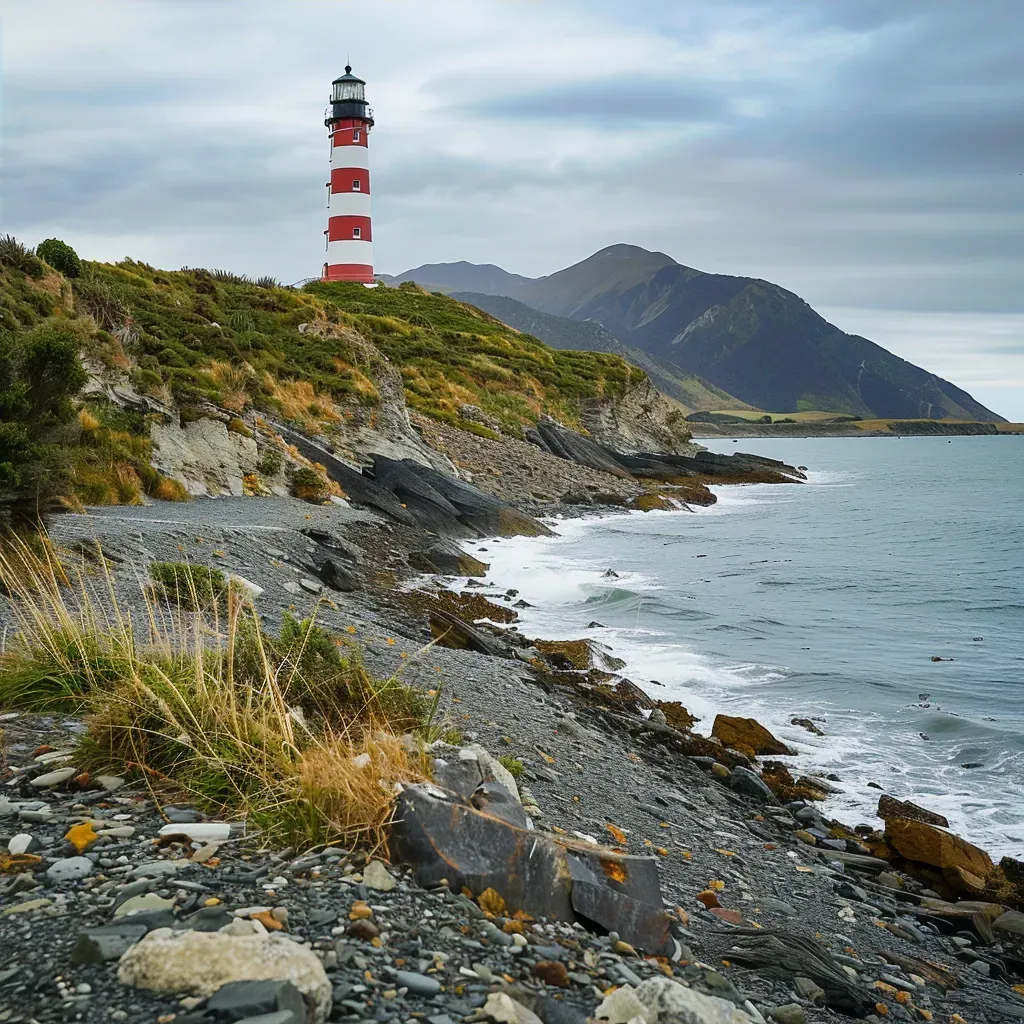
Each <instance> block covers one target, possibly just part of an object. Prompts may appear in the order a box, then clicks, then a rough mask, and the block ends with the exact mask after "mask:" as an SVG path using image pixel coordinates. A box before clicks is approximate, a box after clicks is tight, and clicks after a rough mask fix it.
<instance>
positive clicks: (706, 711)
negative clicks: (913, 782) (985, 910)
mask: <svg viewBox="0 0 1024 1024" xmlns="http://www.w3.org/2000/svg"><path fill="white" fill-rule="evenodd" d="M812 473H813V471H812ZM808 482H809V483H813V482H814V479H813V475H810V476H809V479H808ZM735 486H754V487H757V486H766V487H773V486H777V485H757V484H753V485H732V484H724V485H717V486H716V488H715V490H717V489H718V487H722V488H725V487H729V488H731V487H735ZM712 508H714V506H709V507H708V509H709V510H710V509H712ZM704 511H705V510H704V509H677V510H665V509H659V510H654V511H652V512H639V511H636V510H624V509H620V508H616V507H614V506H612V507H609V508H607V509H604V510H601V511H596V510H590V511H579V512H578V513H577V514H571V515H564V514H563V515H559V516H550V517H541V521H542V522H544V523H545V525H548V526H549V527H552V528H553V529H555V530H556V534H555V536H554V537H538V538H515V539H514V545H515V546H516V547H519V546H524V547H528V548H537V547H539V546H543V547H544V548H551V547H554V546H557V545H560V544H561V543H564V542H571V541H572V540H573V539H574V538H573V537H572V536H566V535H565V534H563V533H558V532H557V528H558V526H559V525H564V524H566V523H574V524H580V525H581V526H584V524H585V526H584V528H585V527H586V526H596V525H598V524H600V523H604V522H609V521H614V520H616V519H619V518H621V517H622V516H623V515H625V516H627V517H630V518H639V519H641V520H642V518H643V517H645V516H651V515H655V516H672V517H678V516H685V515H692V514H698V515H699V514H702V513H703V512H704ZM494 544H495V540H494V539H493V538H492V539H490V540H480V541H467V542H465V544H464V548H465V550H467V551H468V552H470V553H471V554H473V555H474V557H479V558H481V559H485V560H486V559H491V558H493V556H494V554H495V553H496V552H497V551H498V550H501V551H507V550H508V546H509V541H508V540H507V539H503V540H500V544H501V545H502V547H501V548H500V549H499V548H495V547H494V546H493V545H494ZM481 548H483V550H481ZM608 569H609V570H615V571H617V572H618V573H621V574H622V576H617V578H623V576H624V577H625V578H626V579H627V580H628V578H629V577H630V576H632V575H633V572H632V571H631V570H628V569H623V568H622V566H621V563H619V562H615V563H613V564H610V565H609V566H608ZM587 571H594V572H596V571H597V570H587ZM641 575H642V574H641ZM597 583H598V581H597V580H595V581H592V583H591V585H596V584H597ZM467 584H469V579H468V578H463V579H461V580H457V581H454V582H453V583H452V584H451V586H452V587H453V588H454V589H462V588H464V587H465V586H466V585H467ZM470 585H471V586H474V587H475V586H477V585H478V584H476V583H473V584H470ZM609 586H611V584H609ZM510 587H518V588H519V589H517V591H516V593H517V596H518V597H520V598H522V599H523V600H525V601H526V602H527V603H528V604H530V605H531V606H532V608H531V609H530V610H527V609H524V610H523V612H522V614H521V620H520V621H519V623H518V625H519V627H521V628H523V629H525V630H526V631H528V632H529V633H530V635H531V636H537V637H538V638H540V639H545V640H560V641H565V640H575V639H577V638H580V639H587V640H589V641H593V642H595V643H598V644H600V645H602V646H603V647H605V648H607V650H608V652H609V654H611V655H612V656H613V657H615V658H617V659H619V660H622V661H623V662H624V664H623V667H622V669H621V670H620V674H621V675H622V676H623V677H624V678H627V679H630V681H631V682H635V683H636V684H637V685H638V686H640V688H641V689H643V690H644V692H645V693H647V694H648V696H650V697H651V698H652V699H653V700H666V699H667V700H681V701H682V702H683V703H684V704H685V705H686V706H687V708H688V709H689V710H690V711H691V712H696V713H698V714H699V716H700V718H701V724H700V725H699V726H695V727H694V733H695V734H696V735H703V736H709V734H710V729H711V724H712V720H713V718H714V716H715V714H716V713H718V712H722V713H742V714H753V715H754V717H756V718H758V720H759V721H763V722H764V723H765V724H767V725H768V726H769V727H770V728H771V729H772V731H773V733H775V735H777V736H779V737H780V738H781V739H783V740H784V741H785V742H786V743H787V744H789V745H790V746H795V747H796V749H797V757H796V758H794V759H793V762H792V764H793V767H794V769H799V770H801V771H804V772H806V773H809V774H811V775H816V776H818V777H819V778H822V779H823V780H824V781H825V782H827V783H828V784H830V785H831V786H832V787H833V792H830V794H829V797H828V799H827V800H826V801H825V802H824V804H823V809H824V810H826V811H828V812H835V813H837V814H840V815H842V814H850V813H852V812H855V811H856V812H857V813H859V815H860V816H859V817H858V818H857V820H856V823H857V824H861V823H863V824H870V825H872V827H875V828H878V827H883V828H884V821H883V819H881V818H880V817H879V815H878V813H877V802H878V794H879V793H881V792H882V791H883V790H882V787H881V786H880V785H879V781H878V780H881V781H883V782H884V781H885V779H884V777H883V776H884V769H885V768H888V769H889V770H890V771H892V770H896V767H895V764H894V763H892V762H887V763H886V764H885V765H884V766H881V765H880V766H878V767H877V769H876V770H875V771H873V772H872V773H870V776H874V777H870V776H869V775H865V776H864V777H863V778H858V779H855V780H851V781H847V780H846V779H845V778H842V777H837V775H836V772H840V773H841V772H842V771H843V768H842V767H837V768H835V769H832V770H831V771H830V770H828V769H827V768H826V767H824V766H823V765H822V763H821V762H822V760H823V758H822V757H821V756H820V755H821V750H820V749H819V747H818V745H816V744H815V743H814V742H813V740H812V739H811V738H810V737H809V734H808V735H805V734H804V733H805V730H803V729H801V728H797V727H795V726H794V725H793V721H792V720H793V719H794V718H799V717H802V716H803V715H804V714H805V712H804V711H802V710H801V709H797V708H796V707H795V706H794V708H791V709H790V710H789V711H787V712H785V713H777V714H772V713H771V712H770V711H769V710H768V709H767V708H766V707H765V706H764V704H765V700H764V698H762V699H761V700H756V699H755V700H754V701H753V702H754V703H756V704H757V705H758V708H757V709H755V710H754V711H752V712H751V711H746V710H744V711H743V712H736V711H734V710H732V709H734V708H735V702H732V703H730V702H726V703H725V704H724V705H723V704H720V703H719V704H716V702H715V701H714V700H713V699H711V698H709V697H708V696H706V695H703V694H701V693H699V692H697V691H695V690H693V688H692V684H687V683H685V682H682V683H679V682H676V683H668V684H665V683H657V684H656V685H651V681H650V680H649V679H648V678H647V674H648V673H647V671H646V670H645V669H644V668H643V667H642V665H641V664H638V661H637V652H636V651H630V649H629V646H628V645H625V646H624V645H620V646H616V645H615V643H614V640H609V639H608V638H606V637H602V636H601V635H600V634H601V631H600V630H598V631H597V632H596V634H595V631H594V630H590V629H584V630H583V632H582V634H581V633H578V632H577V633H573V628H574V627H571V626H570V627H567V628H565V629H560V628H558V627H557V626H554V625H552V626H548V625H546V624H545V622H544V621H543V620H544V619H547V618H549V616H547V615H545V613H544V609H543V607H541V606H540V605H539V604H538V602H539V601H540V599H539V598H538V596H537V593H536V591H533V592H530V591H529V590H528V589H526V586H524V585H523V584H521V583H520V582H519V580H517V579H515V578H509V577H508V576H507V575H502V574H501V570H499V571H498V572H497V573H495V572H494V571H493V569H492V570H491V571H489V572H488V577H487V580H486V581H485V582H484V584H483V589H480V590H475V591H474V592H475V593H479V594H480V595H481V596H483V597H485V598H488V599H492V600H495V599H496V600H500V598H501V595H502V593H504V592H506V591H508V589H509V588H510ZM659 589H661V585H660V584H655V585H654V587H653V592H656V591H657V590H659ZM571 607H578V605H571ZM594 614H595V615H596V616H599V612H597V611H595V613H594ZM494 625H495V626H496V627H497V628H505V629H507V628H508V626H501V624H498V623H495V624H494ZM575 628H576V629H577V630H578V629H579V628H580V627H578V626H577V627H575ZM603 628H604V629H608V627H603ZM614 631H615V632H621V627H616V628H615V630H614ZM567 634H571V635H567ZM641 646H643V645H642V644H641ZM662 646H665V647H669V648H672V649H677V650H678V651H679V652H680V653H681V654H682V655H684V656H689V657H695V658H697V659H701V660H702V661H707V659H708V655H705V654H703V653H701V652H700V651H698V650H696V649H694V648H690V647H687V646H686V645H685V644H683V643H681V642H679V641H678V640H675V639H667V640H666V642H665V643H664V645H662ZM631 655H632V656H631ZM708 664H709V666H711V667H713V668H715V666H714V665H713V662H708ZM701 667H703V666H701ZM922 685H924V684H923V683H922ZM666 686H667V689H664V687H666ZM892 724H893V723H892V722H891V721H890V720H888V719H886V720H883V721H881V722H879V723H878V728H880V729H881V730H882V731H883V732H884V731H885V730H886V729H887V728H888V727H889V726H891V725H892ZM830 735H831V734H830ZM833 738H834V739H842V738H843V737H842V736H833ZM875 749H876V750H883V749H884V742H883V741H881V740H878V741H877V746H876V748H875ZM846 767H847V768H848V769H849V768H850V767H852V766H851V765H848V764H847V765H846ZM958 778H959V779H960V780H961V781H962V783H963V785H962V790H963V791H965V792H957V790H956V789H952V788H950V787H946V789H945V791H944V793H943V794H941V795H943V796H945V797H947V798H953V797H955V796H961V797H963V798H964V799H967V800H970V799H971V798H972V794H980V792H982V788H983V783H975V784H973V785H972V784H971V783H972V776H971V775H970V774H969V773H968V772H967V771H966V770H964V771H962V772H961V774H960V775H959V776H958ZM836 787H838V788H836ZM885 792H889V790H888V789H886V790H885ZM934 795H935V794H933V796H934ZM844 797H845V798H846V799H845V801H844V799H843V798H844ZM901 798H902V799H910V800H922V801H924V802H925V803H927V802H928V798H929V795H928V793H926V792H916V791H914V790H913V789H911V790H910V791H908V792H906V793H904V794H903V795H902V797H901ZM837 805H839V806H837ZM853 824H854V822H848V825H849V827H851V828H852V827H853ZM959 831H960V833H961V834H962V835H965V836H966V837H968V838H970V836H971V829H970V826H969V823H965V824H964V825H962V826H961V828H960V829H959ZM1012 843H1013V841H1012V839H1010V837H1008V836H1006V837H1004V838H1003V840H1002V841H1001V842H1000V843H997V844H995V845H994V846H993V847H991V848H990V849H994V850H995V851H996V852H995V854H994V855H995V856H996V857H998V856H1001V855H1009V856H1020V855H1021V850H1020V849H1019V848H1017V847H1016V846H1013V845H1012Z"/></svg>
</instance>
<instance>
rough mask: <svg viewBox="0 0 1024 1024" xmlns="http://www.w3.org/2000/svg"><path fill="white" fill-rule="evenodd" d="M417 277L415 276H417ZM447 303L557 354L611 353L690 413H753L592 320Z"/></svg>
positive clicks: (489, 301) (490, 298)
mask: <svg viewBox="0 0 1024 1024" xmlns="http://www.w3.org/2000/svg"><path fill="white" fill-rule="evenodd" d="M413 273H414V272H413ZM449 297H450V298H453V299H458V300H459V302H465V303H468V304H469V305H471V306H476V307H477V309H482V310H483V311H484V312H486V313H490V314H491V316H495V317H497V318H498V319H499V320H501V321H502V322H503V323H506V324H508V325H509V326H510V327H514V328H515V329H516V330H517V331H522V332H523V333H524V334H532V335H533V336H534V337H537V338H540V339H541V340H542V341H543V342H544V343H545V344H547V345H550V346H551V347H552V348H559V349H582V350H584V351H591V352H612V353H614V354H615V355H618V356H621V357H622V358H623V359H626V360H628V361H629V362H630V363H632V364H633V365H634V366H639V367H640V369H642V370H645V371H646V372H647V375H648V376H649V377H650V378H651V381H652V382H653V384H654V386H655V387H656V388H657V389H658V390H659V391H661V392H662V393H663V394H666V395H669V396H670V397H672V398H674V399H676V401H677V402H680V403H681V404H682V405H683V406H684V407H685V409H686V411H687V412H696V411H697V410H703V409H749V408H751V406H749V405H747V404H745V403H744V402H741V401H739V399H737V398H734V397H733V396H732V395H730V394H727V393H726V392H725V391H722V390H721V389H719V388H716V387H714V386H713V385H711V384H709V383H708V382H707V381H706V380H702V379H701V378H700V377H697V376H695V375H694V374H692V373H687V372H686V371H685V370H684V369H682V368H681V367H679V366H677V365H676V364H675V363H673V362H672V361H671V360H669V359H661V360H655V359H652V358H651V357H650V356H649V355H648V354H647V353H646V352H643V351H641V350H640V349H635V348H630V347H629V346H627V345H624V344H623V343H622V342H621V341H619V339H618V338H616V337H615V335H614V334H612V333H611V332H610V331H607V330H605V328H603V327H602V326H601V325H600V324H599V323H596V322H595V321H593V320H571V319H570V318H568V317H564V316H555V315H554V314H553V313H542V312H541V311H540V310H538V309H534V308H533V307H532V306H527V305H526V303H525V302H520V301H519V300H518V299H511V298H509V297H508V296H505V295H485V294H482V293H481V292H449Z"/></svg>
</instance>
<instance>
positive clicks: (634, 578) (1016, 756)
mask: <svg viewBox="0 0 1024 1024" xmlns="http://www.w3.org/2000/svg"><path fill="white" fill-rule="evenodd" d="M704 443H705V444H707V445H708V446H709V447H711V448H712V449H713V450H716V451H723V452H729V451H747V452H751V453H753V454H757V455H766V456H770V457H772V458H777V459H782V460H784V461H786V462H788V463H790V464H792V465H803V466H806V467H808V478H809V479H808V481H807V483H803V484H799V485H796V484H794V485H747V486H731V487H715V488H713V489H714V491H715V493H716V495H717V496H718V503H717V504H716V505H714V506H712V507H710V508H704V509H699V510H697V511H696V512H693V513H690V512H685V511H678V512H648V513H633V514H630V515H620V516H608V517H603V518H597V517H595V518H591V519H576V520H562V521H557V522H554V523H552V524H551V525H553V526H554V528H555V529H556V530H557V532H558V536H557V537H554V538H540V539H525V538H514V539H511V540H501V541H497V542H495V541H494V540H491V541H486V542H482V543H480V544H471V545H468V549H469V550H471V551H473V552H474V553H476V552H481V553H480V554H479V557H480V558H482V559H483V560H485V561H488V562H489V563H490V565H491V571H490V573H489V575H488V582H490V583H494V584H496V585H498V586H500V587H502V588H515V589H517V590H518V591H519V592H520V596H521V597H522V598H524V599H525V600H526V601H527V602H529V603H530V604H531V605H532V607H530V608H526V609H523V610H522V611H521V613H520V617H521V621H520V625H521V628H522V630H523V631H524V632H525V633H526V634H527V635H531V636H539V637H543V638H549V639H568V638H575V637H580V636H586V637H589V638H592V639H594V640H597V641H599V642H601V643H603V644H607V645H608V646H609V647H611V648H612V649H613V651H614V652H615V654H616V655H618V656H619V657H620V658H623V659H624V660H625V661H626V663H627V668H626V669H625V670H624V674H625V675H627V676H628V677H629V678H630V679H632V680H633V681H634V682H636V683H638V684H639V685H640V686H642V687H643V688H644V689H645V690H646V691H647V692H649V693H650V694H652V695H653V696H655V697H657V698H659V699H662V700H679V701H681V702H682V703H683V704H684V705H685V706H686V707H687V708H688V709H689V710H690V711H691V712H692V713H694V714H696V715H699V716H700V717H701V721H700V723H699V724H698V725H697V726H696V730H697V731H698V732H705V733H707V732H709V731H710V728H711V723H712V721H713V719H714V715H715V714H716V713H717V712H725V713H727V714H733V715H749V716H753V717H755V718H757V719H759V720H760V721H762V722H763V723H764V724H766V725H767V726H768V727H769V728H771V729H772V731H773V732H775V733H776V735H778V736H779V737H780V738H782V739H784V740H785V741H786V742H788V743H789V744H790V745H792V746H793V747H795V748H796V749H797V750H798V751H799V755H798V757H796V758H793V759H787V760H792V762H793V767H794V768H797V769H800V770H802V771H808V770H813V771H816V772H819V773H825V774H829V775H835V776H837V777H838V778H839V779H840V780H841V781H840V782H839V783H834V785H836V786H837V787H838V788H839V789H840V790H841V792H840V794H839V795H836V796H833V797H831V798H830V799H829V801H828V802H827V804H826V805H825V810H826V813H829V814H831V815H833V816H835V817H838V818H840V819H841V820H843V821H846V822H847V823H849V824H851V825H852V824H857V823H858V822H868V823H874V824H877V823H878V822H877V819H876V818H875V814H874V812H875V808H876V806H877V802H878V796H879V790H878V789H877V788H873V787H872V786H869V785H868V783H875V784H876V785H877V786H880V787H881V788H882V789H884V791H885V792H887V793H890V794H892V795H894V796H897V797H900V798H905V799H913V800H915V801H917V802H919V803H921V804H923V805H924V806H926V807H928V808H930V809H932V810H935V811H939V812H940V813H942V814H945V815H946V817H947V818H949V820H950V825H951V826H952V827H953V828H954V829H955V830H957V831H959V832H961V833H962V834H963V835H965V836H966V837H968V838H970V839H971V840H972V841H973V842H975V843H977V844H979V845H981V846H983V847H985V848H986V849H988V851H989V852H990V853H992V854H993V855H996V856H998V855H1002V854H1010V855H1011V856H1016V857H1024V439H1022V438H1018V437H999V436H996V437H954V438H931V437H930V438H899V439H897V438H813V439H799V440H798V439H787V440H767V439H765V440H762V439H743V440H742V441H740V442H739V443H738V444H733V443H731V442H730V441H728V440H715V441H710V442H704ZM609 570H611V572H613V573H614V574H615V575H614V576H613V575H610V574H608V571H609ZM936 657H938V658H942V659H943V660H942V661H933V660H932V659H933V658H936ZM793 718H810V719H813V720H814V721H815V722H816V723H817V724H818V726H819V727H820V728H821V730H822V731H823V732H824V733H825V735H824V736H821V737H819V736H815V735H812V734H811V733H809V732H808V731H806V730H805V729H804V728H802V727H801V726H797V725H793V724H791V720H792V719H793Z"/></svg>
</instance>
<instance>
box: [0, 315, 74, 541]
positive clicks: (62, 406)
mask: <svg viewBox="0 0 1024 1024" xmlns="http://www.w3.org/2000/svg"><path fill="white" fill-rule="evenodd" d="M79 344H80V339H79V336H78V334H77V333H76V330H75V328H74V327H73V326H72V325H71V324H69V323H68V322H67V321H66V320H56V319H51V320H44V321H43V322H42V323H41V324H40V325H39V326H38V327H35V328H33V329H32V330H31V331H28V332H26V333H24V334H19V335H14V334H9V333H4V332H0V527H24V526H26V525H30V524H32V523H34V522H36V521H38V520H39V519H40V518H42V517H43V516H44V515H45V514H46V513H48V512H50V511H51V510H52V509H53V508H54V506H55V505H56V503H57V501H58V499H59V498H60V497H62V496H65V495H67V494H68V493H69V492H70V489H71V477H70V466H69V462H68V459H67V455H66V452H65V450H64V446H66V445H67V444H68V443H69V442H70V440H71V439H72V438H73V437H74V436H75V435H76V434H77V433H78V430H79V425H78V420H77V418H76V416H75V410H74V407H73V406H72V403H71V400H72V398H73V397H74V396H75V395H76V394H77V393H78V391H79V390H80V389H81V387H82V386H83V385H84V384H85V379H86V376H85V371H84V370H83V369H82V367H81V364H80V363H79V361H78V349H79Z"/></svg>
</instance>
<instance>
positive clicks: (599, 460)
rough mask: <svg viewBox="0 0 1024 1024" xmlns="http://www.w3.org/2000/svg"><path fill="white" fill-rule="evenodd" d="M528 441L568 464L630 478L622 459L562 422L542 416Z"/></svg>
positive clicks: (528, 436)
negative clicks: (572, 463) (564, 425)
mask: <svg viewBox="0 0 1024 1024" xmlns="http://www.w3.org/2000/svg"><path fill="white" fill-rule="evenodd" d="M526 436H527V439H528V440H530V441H532V442H533V443H534V444H538V442H539V445H538V447H540V448H542V449H543V450H544V451H546V452H548V453H549V454H551V455H557V456H558V458H560V459H565V460H566V461H568V462H575V463H577V464H578V465H580V466H589V467H590V468H591V469H599V470H601V471H603V472H605V473H611V474H612V476H619V477H628V476H629V475H630V473H629V470H627V469H626V468H625V467H624V466H623V465H622V463H621V461H620V460H619V458H618V456H617V455H613V454H612V453H611V452H610V451H609V449H607V448H604V447H603V446H601V445H599V444H597V443H596V442H594V441H591V440H590V439H589V438H587V437H584V436H583V435H582V434H577V433H576V431H575V430H569V429H568V428H566V427H563V426H562V425H561V424H560V423H556V422H555V421H554V420H552V419H549V418H548V417H542V418H541V419H540V420H538V422H537V429H536V430H531V431H529V432H528V433H527V435H526Z"/></svg>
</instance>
